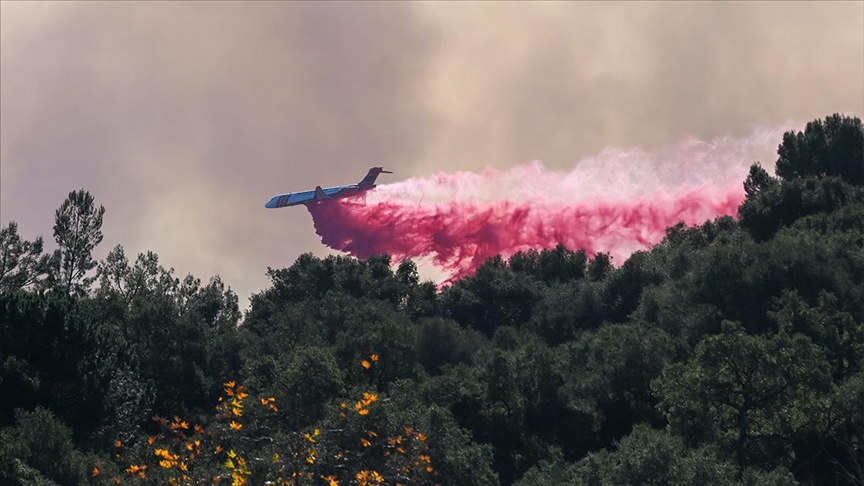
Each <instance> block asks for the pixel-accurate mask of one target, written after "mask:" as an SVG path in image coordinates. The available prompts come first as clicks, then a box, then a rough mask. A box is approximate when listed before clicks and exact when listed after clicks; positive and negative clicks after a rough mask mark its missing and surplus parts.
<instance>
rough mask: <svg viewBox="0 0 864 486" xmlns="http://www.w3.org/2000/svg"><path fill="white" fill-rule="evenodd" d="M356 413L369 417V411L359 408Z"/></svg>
mask: <svg viewBox="0 0 864 486" xmlns="http://www.w3.org/2000/svg"><path fill="white" fill-rule="evenodd" d="M357 413H359V414H360V415H369V409H368V408H361V409H360V410H357Z"/></svg>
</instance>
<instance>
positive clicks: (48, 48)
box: [0, 1, 864, 306]
mask: <svg viewBox="0 0 864 486" xmlns="http://www.w3.org/2000/svg"><path fill="white" fill-rule="evenodd" d="M834 112H844V113H846V114H850V115H856V116H862V115H864V2H860V1H859V2H851V1H850V2H838V3H830V2H813V3H807V2H798V1H796V2H789V3H783V2H762V3H746V2H715V3H709V2H698V3H697V2H692V3H685V2H667V3H649V2H621V3H587V2H555V3H534V2H531V3H528V2H525V3H492V2H478V3H455V2H446V3H384V2H368V3H348V2H331V3H296V2H291V3H286V2H278V3H277V2H273V3H269V2H245V3H241V2H237V3H230V2H212V3H208V2H191V1H190V2H176V3H172V2H167V1H160V2H139V3H136V2H130V1H124V2H80V3H76V2H71V1H67V2H59V3H49V2H42V1H40V2H36V1H33V2H13V1H3V2H0V224H2V225H3V226H5V225H6V224H7V223H8V222H9V221H10V220H15V221H17V222H18V223H19V231H20V232H21V233H22V236H23V237H25V238H28V239H32V238H34V237H35V236H37V235H43V236H44V237H45V238H46V240H51V239H52V237H51V232H52V230H51V228H52V225H53V214H54V210H55V209H56V208H57V207H58V206H59V205H60V203H61V202H62V201H63V199H65V197H66V195H67V194H68V193H69V191H71V190H74V189H78V188H85V189H87V190H89V191H90V192H91V193H92V194H93V195H94V196H95V197H96V200H97V202H98V203H101V204H103V205H104V206H105V207H106V214H105V222H104V226H103V231H104V234H105V239H104V241H103V243H102V245H101V246H100V247H99V248H98V249H97V256H98V257H102V256H104V254H106V253H107V252H108V250H110V248H111V247H113V246H114V245H116V244H122V245H123V246H124V247H125V249H126V252H127V255H128V256H129V257H130V259H134V256H135V255H136V254H137V253H138V252H141V251H145V250H153V251H155V252H156V253H158V254H159V256H160V260H161V262H162V264H163V265H165V266H166V267H174V268H175V270H176V272H177V274H178V276H180V277H182V276H183V275H185V274H186V273H187V272H192V273H193V274H194V275H196V276H198V277H200V278H201V279H202V280H205V281H206V280H207V279H209V277H210V276H212V275H215V274H220V275H221V276H222V278H223V280H225V281H226V283H227V284H229V285H231V286H232V287H233V288H234V289H235V290H236V291H237V292H238V293H239V294H240V296H241V305H242V306H245V305H246V301H245V297H246V296H248V295H249V294H250V293H252V292H257V291H260V290H262V289H263V288H265V287H266V285H267V280H266V278H265V276H264V272H265V271H266V268H267V266H272V267H276V268H281V267H285V266H288V265H290V264H291V263H293V261H294V260H295V259H296V257H297V256H298V255H299V254H300V253H303V252H307V251H311V252H314V253H316V254H318V255H324V254H327V250H326V249H325V248H324V247H323V246H322V245H321V243H320V240H319V239H318V237H317V236H316V235H315V233H314V231H313V228H312V222H311V218H310V216H309V214H308V213H307V212H306V211H305V210H304V209H303V208H294V209H283V210H278V211H274V210H265V209H264V208H263V204H264V202H265V201H267V199H269V198H270V196H272V195H273V194H277V193H281V192H287V191H292V190H301V189H311V188H313V187H314V186H315V185H318V184H321V185H324V186H327V185H337V184H345V183H352V182H356V181H357V180H359V179H360V178H361V177H362V176H363V175H364V174H365V172H366V169H367V168H368V167H370V166H372V165H383V166H384V167H386V168H389V169H392V170H394V171H396V174H394V175H390V176H387V175H385V176H383V177H382V179H381V181H380V182H387V181H395V180H399V179H402V178H405V177H409V176H426V175H430V174H433V173H436V172H439V171H453V170H480V169H482V168H484V167H486V166H492V167H497V168H507V167H511V166H513V165H516V164H520V163H524V162H526V161H528V160H533V159H540V160H542V161H543V162H544V163H545V164H546V165H547V166H548V167H551V168H571V167H573V166H574V164H576V163H577V162H578V161H579V159H580V158H582V157H584V156H588V155H592V154H596V153H598V152H599V151H601V150H602V149H603V148H605V147H620V148H629V147H641V148H644V149H647V150H651V149H652V148H656V147H663V146H666V145H669V144H671V143H674V142H676V141H678V140H681V139H682V138H683V137H686V136H695V137H698V138H703V139H711V138H713V137H715V136H721V135H733V136H743V135H746V134H748V133H750V132H751V131H752V130H753V129H754V128H756V127H759V126H765V125H776V124H779V123H783V122H786V121H788V120H800V121H804V122H806V121H808V120H811V119H814V118H817V117H823V116H825V115H828V114H830V113H834ZM778 142H779V141H778ZM767 162H768V164H767V165H772V164H773V161H767ZM384 177H387V179H384Z"/></svg>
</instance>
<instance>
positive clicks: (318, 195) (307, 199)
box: [264, 167, 392, 209]
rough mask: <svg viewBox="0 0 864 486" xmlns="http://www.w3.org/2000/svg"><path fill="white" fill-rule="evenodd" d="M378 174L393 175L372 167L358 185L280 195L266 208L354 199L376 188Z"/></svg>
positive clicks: (267, 204) (319, 187)
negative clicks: (347, 198)
mask: <svg viewBox="0 0 864 486" xmlns="http://www.w3.org/2000/svg"><path fill="white" fill-rule="evenodd" d="M378 174H392V172H390V171H388V170H384V169H383V168H381V167H372V168H371V169H369V172H368V173H367V174H366V177H364V178H363V180H361V181H360V182H358V183H357V184H348V185H346V186H333V187H327V188H324V189H322V188H321V186H318V187H316V188H315V189H314V190H312V191H301V192H289V193H288V194H279V195H276V196H273V197H272V198H270V200H269V201H267V203H266V204H264V207H265V208H269V209H276V208H284V207H288V206H298V205H300V204H318V203H319V202H322V201H329V200H333V199H343V198H346V197H354V196H357V195H360V194H363V193H364V192H366V191H368V190H370V189H374V188H375V179H376V178H377V177H378Z"/></svg>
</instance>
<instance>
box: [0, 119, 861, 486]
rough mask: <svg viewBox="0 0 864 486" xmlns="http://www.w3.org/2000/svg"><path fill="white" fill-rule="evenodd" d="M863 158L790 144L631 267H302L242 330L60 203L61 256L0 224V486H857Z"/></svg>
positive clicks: (840, 147) (223, 303)
mask: <svg viewBox="0 0 864 486" xmlns="http://www.w3.org/2000/svg"><path fill="white" fill-rule="evenodd" d="M861 139H862V131H861V122H860V120H858V119H857V118H848V117H843V116H840V115H832V116H830V117H827V118H826V119H824V120H816V121H814V122H812V123H810V124H808V125H807V127H806V129H805V130H804V132H799V133H794V132H790V133H787V134H786V135H785V136H784V138H783V140H782V141H778V142H782V143H781V145H780V148H779V151H778V155H779V158H778V160H777V162H776V166H775V170H774V172H775V174H776V176H772V175H771V174H770V173H769V171H768V170H766V169H763V168H762V166H761V165H760V164H759V163H756V164H754V165H753V166H752V167H751V169H750V172H749V174H748V176H747V179H746V180H745V181H744V182H743V184H744V192H745V194H746V199H745V200H744V202H743V203H742V204H741V206H740V207H739V211H738V219H737V220H736V219H734V218H732V217H721V218H717V219H716V220H713V221H706V222H705V223H703V224H701V225H698V226H693V227H688V226H686V225H684V224H683V223H680V224H677V225H675V226H672V227H670V228H668V229H667V232H666V237H665V238H664V240H663V241H662V242H661V243H660V244H658V245H656V246H654V247H653V248H650V249H646V250H644V251H639V252H636V253H634V254H633V255H632V256H631V257H630V258H629V259H628V260H627V261H624V262H613V261H612V260H611V258H610V256H609V255H607V254H604V253H598V254H596V255H594V256H593V257H592V258H589V257H588V255H587V254H586V253H585V252H584V251H582V250H576V251H573V250H570V249H567V248H565V247H563V246H560V245H559V246H558V247H556V248H554V249H544V250H529V251H525V252H520V253H517V254H516V255H513V256H512V257H510V259H509V260H505V259H503V258H501V257H496V258H492V259H490V260H489V261H487V262H486V263H485V264H484V265H483V266H482V267H481V268H480V269H479V270H478V271H477V273H476V274H475V275H473V276H470V277H467V278H464V279H462V280H460V281H458V282H455V283H453V284H452V285H449V286H446V287H445V288H442V289H440V290H439V289H438V288H437V286H436V285H435V284H434V283H433V282H421V280H420V278H419V276H418V274H417V267H416V266H415V264H414V263H413V262H411V261H403V262H400V263H398V265H394V264H392V263H393V262H391V260H390V257H389V256H387V255H379V256H375V257H372V258H369V259H367V260H358V259H354V258H349V257H345V256H328V257H325V258H317V257H315V256H313V255H311V254H304V255H301V256H300V257H298V258H297V260H296V261H295V262H294V263H293V264H292V265H290V266H289V267H287V268H280V269H268V271H267V275H268V276H269V278H270V285H269V286H268V287H267V288H265V289H263V290H262V291H261V292H259V293H257V294H255V295H253V296H252V298H251V299H250V305H249V307H248V309H247V310H246V311H245V312H241V310H240V309H241V306H240V303H239V302H238V298H237V295H236V294H235V293H234V292H233V291H232V290H231V288H230V287H229V286H228V285H227V284H226V283H225V282H223V281H222V279H221V278H220V277H219V276H213V277H212V278H210V279H205V280H203V281H202V280H201V279H199V278H196V277H195V276H193V275H186V276H185V277H182V278H181V277H179V276H176V275H175V274H174V270H173V269H171V268H165V267H163V266H162V264H161V263H160V260H159V256H158V255H157V254H156V253H155V252H152V251H146V252H142V253H140V254H138V255H135V256H133V255H129V256H127V255H126V253H125V250H124V248H123V247H122V246H121V245H116V246H114V247H113V249H111V250H110V252H109V253H108V255H107V256H106V257H105V258H104V259H103V260H102V261H99V262H97V261H95V260H94V259H93V251H94V249H95V248H96V246H97V245H98V244H99V243H100V242H101V240H102V233H101V225H102V218H103V215H104V208H102V207H101V206H98V205H97V204H96V202H95V200H94V198H93V196H92V195H90V194H89V193H87V192H86V191H84V190H80V191H73V192H72V193H70V194H69V197H68V198H67V199H66V200H65V201H64V202H63V204H62V205H61V207H60V208H59V209H58V210H57V212H56V213H55V233H54V235H55V239H56V241H57V244H58V250H57V251H55V252H50V253H46V252H45V251H44V248H43V242H42V238H41V237H36V238H33V239H29V240H28V239H27V238H25V237H23V236H21V235H19V234H18V226H17V224H16V223H15V222H14V221H13V222H9V223H8V224H7V225H6V226H5V227H3V228H2V230H0V398H2V402H0V483H3V484H7V483H8V484H41V485H54V484H63V485H66V484H73V485H74V484H87V483H89V484H115V481H118V482H119V483H120V484H213V483H217V482H219V483H221V484H229V483H230V484H238V485H239V484H268V482H269V484H280V483H281V484H286V483H287V484H300V483H305V484H325V485H333V484H342V485H347V484H350V485H366V484H406V485H407V484H424V485H425V484H466V485H488V484H505V485H507V484H514V483H518V484H521V485H529V484H598V485H599V484H603V485H605V484H682V485H683V484H687V485H690V484H730V485H732V484H734V485H755V484H776V485H787V484H799V483H800V484H836V485H845V484H864V460H862V457H864V456H862V452H864V449H862V445H864V408H862V406H861V404H862V403H864V183H862V175H861V171H862V170H864V164H862V160H864V159H862V155H861V154H862V151H861V146H862V145H861ZM250 271H254V269H252V270H250ZM94 284H95V285H94ZM214 405H215V408H214Z"/></svg>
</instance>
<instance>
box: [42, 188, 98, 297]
mask: <svg viewBox="0 0 864 486" xmlns="http://www.w3.org/2000/svg"><path fill="white" fill-rule="evenodd" d="M104 214H105V208H104V207H103V206H101V205H100V206H99V207H98V208H96V206H95V205H94V200H93V196H92V195H91V194H90V193H89V192H87V191H85V190H84V189H81V190H78V191H72V192H70V193H69V196H68V197H67V198H66V200H65V201H63V204H61V205H60V208H59V209H57V211H56V212H55V213H54V239H55V240H56V241H57V245H58V247H59V248H58V250H57V251H58V252H59V255H60V260H59V268H58V269H57V270H59V271H58V275H57V285H58V286H59V288H60V289H61V290H63V291H64V292H65V293H66V294H77V295H82V294H86V293H87V291H88V290H89V288H90V284H91V283H93V280H95V277H87V272H89V271H90V270H92V269H93V268H95V267H96V262H95V261H94V260H93V256H92V253H93V249H94V248H95V247H96V246H97V245H98V244H99V243H101V242H102V216H103V215H104Z"/></svg>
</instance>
